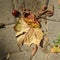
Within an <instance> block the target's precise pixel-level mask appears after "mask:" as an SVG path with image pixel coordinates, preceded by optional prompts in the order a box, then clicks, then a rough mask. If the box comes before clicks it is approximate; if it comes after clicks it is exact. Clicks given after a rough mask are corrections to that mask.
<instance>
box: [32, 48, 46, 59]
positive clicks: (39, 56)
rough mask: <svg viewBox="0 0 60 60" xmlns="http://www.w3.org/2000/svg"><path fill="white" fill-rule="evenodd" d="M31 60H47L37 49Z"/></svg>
mask: <svg viewBox="0 0 60 60" xmlns="http://www.w3.org/2000/svg"><path fill="white" fill-rule="evenodd" d="M32 60H47V55H46V54H45V53H44V52H43V51H41V49H40V48H38V50H37V53H36V55H35V56H34V57H33V59H32Z"/></svg>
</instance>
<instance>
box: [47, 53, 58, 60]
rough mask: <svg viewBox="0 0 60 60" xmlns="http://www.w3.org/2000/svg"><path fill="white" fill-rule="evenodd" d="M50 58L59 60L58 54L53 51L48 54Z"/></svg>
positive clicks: (49, 59) (50, 59)
mask: <svg viewBox="0 0 60 60" xmlns="http://www.w3.org/2000/svg"><path fill="white" fill-rule="evenodd" d="M48 60H58V55H57V54H52V53H51V54H50V55H49V56H48Z"/></svg>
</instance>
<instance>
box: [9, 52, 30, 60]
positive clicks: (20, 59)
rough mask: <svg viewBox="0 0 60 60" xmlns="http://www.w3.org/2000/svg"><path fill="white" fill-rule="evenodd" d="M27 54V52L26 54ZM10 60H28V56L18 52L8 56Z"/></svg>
mask: <svg viewBox="0 0 60 60" xmlns="http://www.w3.org/2000/svg"><path fill="white" fill-rule="evenodd" d="M26 53H27V52H26ZM10 60H30V56H29V55H28V54H27V55H26V54H25V53H24V52H18V53H15V54H12V55H11V56H10Z"/></svg>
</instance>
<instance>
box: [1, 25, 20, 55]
mask: <svg viewBox="0 0 60 60" xmlns="http://www.w3.org/2000/svg"><path fill="white" fill-rule="evenodd" d="M16 51H19V49H18V47H17V41H16V38H15V32H14V30H13V26H12V25H8V26H6V28H2V29H0V55H4V54H5V53H8V52H11V53H12V52H16Z"/></svg>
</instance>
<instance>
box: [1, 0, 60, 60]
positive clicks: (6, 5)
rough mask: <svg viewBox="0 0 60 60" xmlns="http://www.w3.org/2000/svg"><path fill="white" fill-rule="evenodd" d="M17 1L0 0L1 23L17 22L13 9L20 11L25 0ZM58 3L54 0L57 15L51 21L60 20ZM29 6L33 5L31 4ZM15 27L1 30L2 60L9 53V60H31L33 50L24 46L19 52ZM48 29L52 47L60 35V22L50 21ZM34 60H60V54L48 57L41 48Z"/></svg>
mask: <svg viewBox="0 0 60 60" xmlns="http://www.w3.org/2000/svg"><path fill="white" fill-rule="evenodd" d="M12 1H13V2H12ZM17 1H18V3H17V2H16V0H0V23H4V24H10V23H14V22H15V18H14V17H13V16H12V14H11V12H12V10H13V8H15V9H18V8H19V7H20V4H21V3H22V2H23V0H17ZM51 1H52V0H51ZM27 2H28V0H27ZM56 2H57V0H53V3H54V6H55V13H54V16H53V17H51V18H49V19H53V20H54V19H57V21H58V20H59V19H60V13H59V12H60V9H58V7H57V6H58V4H57V3H56ZM13 4H14V6H13ZM25 4H26V2H25ZM29 4H31V2H30V3H29ZM25 6H26V7H28V4H26V5H25ZM30 7H31V6H30ZM31 8H32V7H31ZM35 8H37V7H35ZM42 25H43V29H44V30H45V27H44V23H43V22H42ZM13 26H14V24H12V25H6V26H5V28H1V29H0V60H4V58H3V57H5V56H6V54H7V53H10V57H9V60H30V57H31V48H29V47H27V46H23V51H22V52H21V51H19V48H18V46H17V41H16V38H15V32H14V30H13ZM47 27H48V33H49V43H50V46H52V45H53V41H55V40H56V38H57V37H58V34H59V33H60V22H54V21H49V20H48V24H47ZM50 46H49V47H50ZM32 60H60V54H59V53H58V54H52V53H50V54H49V55H47V54H45V53H44V52H42V51H41V49H40V48H39V49H38V51H37V53H36V55H35V56H34V57H33V59H32Z"/></svg>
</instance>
